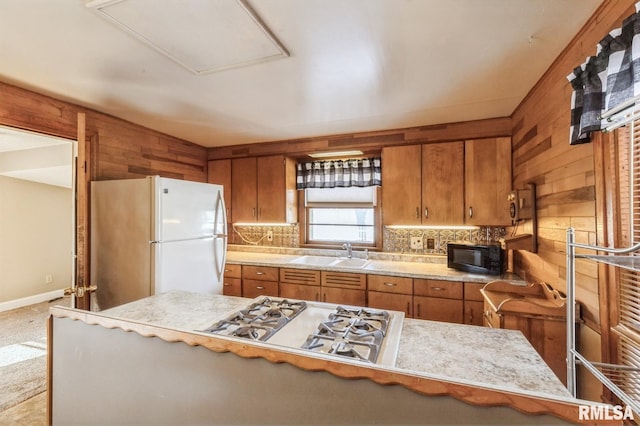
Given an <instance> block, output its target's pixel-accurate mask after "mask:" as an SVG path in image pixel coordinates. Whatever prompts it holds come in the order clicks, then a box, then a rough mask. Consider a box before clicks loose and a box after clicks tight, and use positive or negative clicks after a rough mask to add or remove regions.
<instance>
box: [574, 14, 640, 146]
mask: <svg viewBox="0 0 640 426" xmlns="http://www.w3.org/2000/svg"><path fill="white" fill-rule="evenodd" d="M639 11H640V2H638V3H636V13H635V14H633V15H631V16H630V17H628V18H627V19H625V20H624V22H623V23H622V28H616V29H615V30H613V31H611V32H610V33H609V34H607V36H606V37H605V38H604V39H603V40H602V41H601V42H600V43H599V44H598V46H597V51H596V56H590V57H588V58H587V61H586V62H585V63H583V64H582V65H580V66H579V67H577V68H576V69H574V70H573V72H572V73H571V74H569V75H568V76H567V79H568V80H569V81H570V82H571V86H572V87H573V94H572V96H571V131H570V143H571V144H572V145H575V144H579V143H584V142H589V141H590V134H591V132H593V131H597V130H602V129H604V128H605V127H606V124H607V122H606V121H603V120H602V118H601V117H600V115H601V114H602V113H603V112H605V111H607V110H609V109H611V108H613V107H615V106H616V105H618V104H620V103H622V102H624V101H626V100H629V99H631V98H633V97H634V96H638V95H640V39H638V38H637V37H636V35H638V34H640V14H639V13H638V12H639Z"/></svg>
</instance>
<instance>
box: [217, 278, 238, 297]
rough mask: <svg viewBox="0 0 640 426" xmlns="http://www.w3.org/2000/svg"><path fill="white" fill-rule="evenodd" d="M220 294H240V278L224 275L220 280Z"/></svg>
mask: <svg viewBox="0 0 640 426" xmlns="http://www.w3.org/2000/svg"><path fill="white" fill-rule="evenodd" d="M222 294H224V295H225V296H242V280H241V279H240V278H229V277H227V276H225V277H224V281H223V282H222Z"/></svg>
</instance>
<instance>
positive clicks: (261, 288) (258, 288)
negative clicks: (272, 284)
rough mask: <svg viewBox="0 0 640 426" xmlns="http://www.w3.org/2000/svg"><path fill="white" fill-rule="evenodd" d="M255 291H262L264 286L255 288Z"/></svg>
mask: <svg viewBox="0 0 640 426" xmlns="http://www.w3.org/2000/svg"><path fill="white" fill-rule="evenodd" d="M256 290H264V286H261V285H259V286H256Z"/></svg>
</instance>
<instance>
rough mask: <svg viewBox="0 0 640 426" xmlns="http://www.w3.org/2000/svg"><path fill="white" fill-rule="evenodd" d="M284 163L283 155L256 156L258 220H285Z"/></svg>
mask: <svg viewBox="0 0 640 426" xmlns="http://www.w3.org/2000/svg"><path fill="white" fill-rule="evenodd" d="M284 167H285V163H284V156H282V155H274V156H269V157H259V158H258V205H257V208H258V220H259V221H260V222H284V221H285V206H286V198H285V197H286V192H285V170H284Z"/></svg>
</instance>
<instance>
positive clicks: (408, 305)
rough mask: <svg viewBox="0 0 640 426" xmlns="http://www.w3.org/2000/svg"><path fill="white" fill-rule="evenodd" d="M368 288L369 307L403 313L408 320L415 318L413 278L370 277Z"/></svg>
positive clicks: (368, 278)
mask: <svg viewBox="0 0 640 426" xmlns="http://www.w3.org/2000/svg"><path fill="white" fill-rule="evenodd" d="M367 288H368V291H367V298H368V304H367V306H370V307H372V308H377V309H387V310H393V311H401V312H404V314H405V316H406V317H407V318H411V317H413V279H412V278H405V277H393V276H387V275H369V276H368V277H367Z"/></svg>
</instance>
